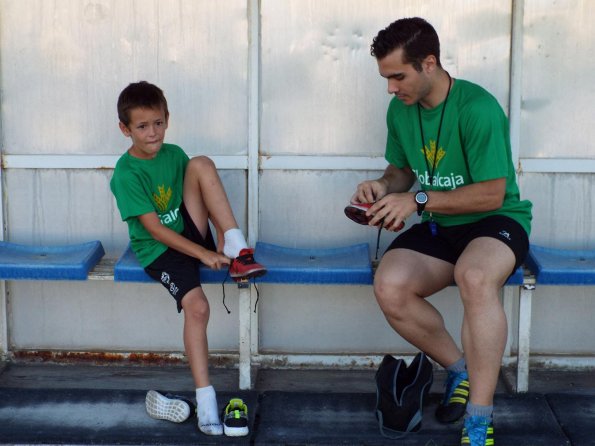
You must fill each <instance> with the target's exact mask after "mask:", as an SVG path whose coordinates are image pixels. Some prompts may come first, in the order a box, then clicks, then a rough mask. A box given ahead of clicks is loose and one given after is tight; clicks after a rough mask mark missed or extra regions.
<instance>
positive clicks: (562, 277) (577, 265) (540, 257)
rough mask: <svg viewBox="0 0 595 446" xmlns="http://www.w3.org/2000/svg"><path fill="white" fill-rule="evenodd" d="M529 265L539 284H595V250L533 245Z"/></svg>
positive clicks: (528, 259)
mask: <svg viewBox="0 0 595 446" xmlns="http://www.w3.org/2000/svg"><path fill="white" fill-rule="evenodd" d="M527 267H528V268H529V269H530V270H531V271H533V273H534V274H535V279H536V282H537V284H539V285H595V250H593V251H587V250H565V249H554V248H544V247H542V246H536V245H531V247H530V248H529V256H528V258H527Z"/></svg>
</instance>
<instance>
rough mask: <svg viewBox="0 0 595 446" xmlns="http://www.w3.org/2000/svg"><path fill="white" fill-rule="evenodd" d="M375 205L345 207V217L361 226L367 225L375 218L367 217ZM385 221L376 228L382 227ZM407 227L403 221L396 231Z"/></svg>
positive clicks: (350, 205) (356, 204) (362, 204)
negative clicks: (368, 211) (367, 213)
mask: <svg viewBox="0 0 595 446" xmlns="http://www.w3.org/2000/svg"><path fill="white" fill-rule="evenodd" d="M373 204H374V203H355V204H349V205H347V206H346V207H345V215H346V216H347V218H349V219H351V220H353V221H354V222H356V223H359V224H360V225H367V224H369V223H370V220H372V218H373V216H372V215H371V216H369V217H368V216H367V215H366V211H367V210H368V209H370V208H371V207H372V205H373ZM383 222H384V221H383V220H381V221H380V222H379V223H377V224H376V225H375V226H381V225H382V223H383ZM404 226H405V222H404V221H402V222H401V224H400V225H399V226H398V227H397V228H396V229H394V230H395V231H400V230H401V229H403V227H404Z"/></svg>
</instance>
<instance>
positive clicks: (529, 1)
mask: <svg viewBox="0 0 595 446" xmlns="http://www.w3.org/2000/svg"><path fill="white" fill-rule="evenodd" d="M524 15H525V25H524V42H523V43H524V50H523V59H522V63H523V83H522V113H521V119H522V122H521V149H520V150H521V156H522V157H527V158H591V159H593V158H594V157H595V150H594V149H593V141H594V140H595V127H594V126H593V122H594V121H595V107H594V106H593V98H595V82H593V79H592V73H593V53H594V52H595V20H594V18H595V2H593V1H590V0H565V1H563V2H557V1H555V0H525V12H524Z"/></svg>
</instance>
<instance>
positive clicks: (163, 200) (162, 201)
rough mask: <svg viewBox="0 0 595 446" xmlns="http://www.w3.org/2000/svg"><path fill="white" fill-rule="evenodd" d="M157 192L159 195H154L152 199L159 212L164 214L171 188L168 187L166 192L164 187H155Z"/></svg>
mask: <svg viewBox="0 0 595 446" xmlns="http://www.w3.org/2000/svg"><path fill="white" fill-rule="evenodd" d="M157 191H158V192H159V195H157V194H155V193H154V194H153V199H154V200H155V204H157V208H158V209H159V210H160V211H161V212H165V211H166V210H167V205H168V204H169V200H170V199H171V187H168V188H167V192H166V191H165V185H161V186H157Z"/></svg>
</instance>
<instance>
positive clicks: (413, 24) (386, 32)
mask: <svg viewBox="0 0 595 446" xmlns="http://www.w3.org/2000/svg"><path fill="white" fill-rule="evenodd" d="M399 48H402V49H403V62H404V63H410V64H411V65H413V68H415V69H416V70H417V71H421V70H422V67H421V63H422V61H423V60H424V59H425V58H426V57H428V56H430V55H433V56H435V57H436V63H437V65H438V66H439V67H441V66H442V65H440V40H439V39H438V34H437V33H436V30H435V29H434V27H433V26H432V25H430V24H429V23H428V22H427V21H425V20H424V19H422V18H420V17H411V18H404V19H399V20H396V21H394V22H393V23H391V24H390V25H388V26H387V27H386V28H385V29H383V30H381V31H380V32H379V33H378V35H377V36H376V37H374V39H373V41H372V45H371V46H370V54H372V56H374V57H375V58H376V59H377V60H380V59H384V58H385V57H386V56H388V55H389V54H390V53H392V52H393V51H394V50H396V49H399Z"/></svg>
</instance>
